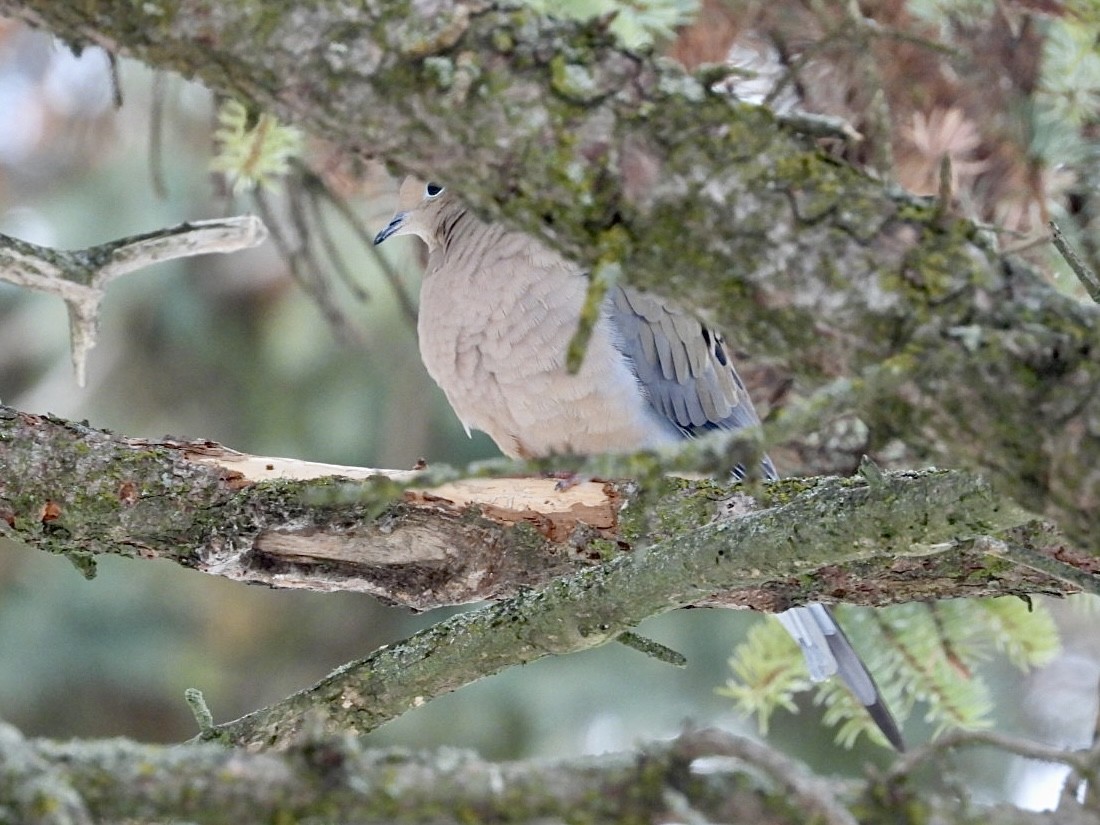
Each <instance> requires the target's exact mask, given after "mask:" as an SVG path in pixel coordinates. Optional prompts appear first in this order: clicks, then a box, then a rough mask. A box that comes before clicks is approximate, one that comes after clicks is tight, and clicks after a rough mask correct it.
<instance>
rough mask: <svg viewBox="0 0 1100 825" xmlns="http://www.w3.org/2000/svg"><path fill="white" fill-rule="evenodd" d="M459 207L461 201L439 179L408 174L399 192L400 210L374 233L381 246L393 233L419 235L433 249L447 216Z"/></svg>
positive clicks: (438, 241)
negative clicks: (424, 179)
mask: <svg viewBox="0 0 1100 825" xmlns="http://www.w3.org/2000/svg"><path fill="white" fill-rule="evenodd" d="M456 208H461V207H460V206H459V205H458V201H456V200H454V199H452V198H451V196H450V194H449V193H448V192H447V191H446V190H445V189H444V188H443V187H442V186H440V185H439V184H438V183H430V182H429V183H425V182H424V181H422V180H419V179H417V178H414V177H411V176H410V177H407V178H405V180H404V182H403V183H402V184H401V190H400V191H399V192H398V195H397V211H396V212H395V213H394V215H393V218H392V219H391V220H390V222H389V223H388V224H386V228H385V229H383V230H382V231H381V232H379V233H378V234H377V235H375V236H374V243H375V245H376V246H377V245H378V244H380V243H382V241H384V240H386V238H388V237H390V236H391V235H416V236H418V237H419V238H420V239H421V240H422V241H424V243H426V244H427V245H428V249H429V250H432V249H435V248H436V247H437V246H439V244H440V237H439V231H440V229H441V227H442V226H443V223H444V218H445V217H446V216H447V214H448V212H449V210H453V209H456Z"/></svg>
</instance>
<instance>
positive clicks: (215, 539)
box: [0, 407, 1096, 610]
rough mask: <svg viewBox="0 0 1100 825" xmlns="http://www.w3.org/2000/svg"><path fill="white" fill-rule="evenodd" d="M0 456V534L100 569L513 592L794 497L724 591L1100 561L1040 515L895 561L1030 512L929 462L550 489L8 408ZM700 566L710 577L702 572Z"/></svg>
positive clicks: (976, 583)
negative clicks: (162, 564) (873, 474)
mask: <svg viewBox="0 0 1100 825" xmlns="http://www.w3.org/2000/svg"><path fill="white" fill-rule="evenodd" d="M0 469H2V472H0V534H3V535H7V536H9V537H12V538H15V539H18V540H20V541H23V542H25V543H27V544H29V545H32V546H35V547H38V548H41V549H43V550H47V551H51V552H56V553H61V554H64V555H66V556H67V557H69V558H70V559H71V560H73V561H74V562H75V563H77V564H78V566H80V567H81V569H83V570H84V571H85V572H87V573H89V574H90V573H91V572H94V559H95V556H96V555H98V554H101V553H114V554H121V555H127V556H134V557H139V558H154V557H155V558H166V559H171V560H173V561H176V562H177V563H179V564H182V565H184V566H187V567H192V568H195V569H198V570H202V571H204V572H207V573H212V574H215V575H220V576H224V577H227V578H231V579H234V580H238V581H247V582H259V583H264V584H268V585H272V586H276V587H298V588H307V589H313V590H356V591H360V592H367V593H371V594H373V595H374V596H376V597H378V598H380V599H383V600H385V601H387V602H389V603H398V604H403V605H406V606H409V607H412V608H415V609H418V610H425V609H429V608H433V607H439V606H441V605H450V604H462V603H468V602H473V601H480V600H485V599H499V598H504V597H508V596H511V595H514V594H515V593H517V592H519V591H521V590H523V589H525V588H531V587H538V586H541V585H545V584H546V583H547V582H549V581H551V580H552V579H553V578H554V577H556V576H562V575H566V574H570V573H577V572H579V571H581V570H584V569H587V568H590V567H593V566H595V565H598V564H600V563H601V562H603V561H606V560H609V559H611V558H614V557H615V556H617V555H620V554H622V553H629V552H631V551H633V550H634V549H636V548H638V547H643V546H647V545H652V544H655V543H661V542H665V543H668V544H670V546H674V545H675V544H676V542H677V541H678V540H680V539H681V538H682V537H684V536H687V535H689V534H692V533H694V532H695V531H697V530H699V529H700V528H706V527H707V526H708V525H710V524H712V523H713V522H715V520H722V519H726V518H729V517H730V515H731V514H732V513H739V512H749V511H751V510H753V509H768V508H772V509H774V508H775V506H777V505H788V504H789V503H790V502H791V501H794V500H803V499H808V498H811V497H812V499H813V500H814V501H815V502H816V504H815V506H816V507H817V508H818V509H819V512H817V513H816V514H815V515H814V516H813V522H812V526H811V525H810V524H805V523H802V521H803V519H802V517H801V516H796V515H795V514H794V513H793V512H792V511H789V510H787V511H785V512H787V513H788V515H786V516H782V517H781V518H780V521H787V522H788V524H787V527H786V528H785V529H789V530H797V531H798V532H799V537H798V539H797V540H796V541H794V542H792V543H791V544H789V545H784V544H783V543H782V542H780V543H778V544H774V543H761V541H760V540H759V539H752V540H751V541H749V540H748V539H746V541H747V542H748V543H747V544H744V545H740V544H731V545H729V550H730V552H731V553H735V554H737V555H738V556H743V555H744V554H746V553H750V552H753V551H752V550H751V548H752V547H754V546H760V547H766V548H767V553H766V554H765V555H762V556H760V558H759V564H760V567H759V570H760V571H761V577H759V581H754V582H753V583H752V584H751V585H746V586H745V587H743V588H742V589H741V590H740V591H737V592H727V594H726V595H727V599H728V600H729V601H732V602H736V603H739V604H745V605H749V606H752V607H756V608H758V609H764V610H781V609H783V608H784V607H785V606H786V605H787V604H788V603H790V602H792V601H804V600H807V599H815V598H816V599H825V600H834V599H840V600H844V601H849V602H855V603H862V604H887V603H892V602H897V601H904V600H906V599H911V598H921V599H924V598H929V597H931V596H933V595H938V596H941V597H949V596H959V595H990V594H1000V593H1009V592H1015V593H1026V592H1073V591H1075V590H1077V589H1079V588H1081V587H1085V588H1088V587H1089V586H1090V583H1091V582H1092V580H1093V579H1094V578H1095V572H1096V571H1095V565H1094V564H1093V563H1092V560H1091V559H1090V558H1089V557H1087V556H1084V555H1082V554H1080V553H1076V554H1075V553H1073V552H1072V551H1071V550H1070V549H1069V548H1067V547H1066V546H1065V545H1064V543H1063V542H1062V541H1061V539H1060V538H1059V537H1058V536H1057V535H1054V534H1051V533H1049V532H1046V531H1037V530H1032V531H1030V532H1028V533H1027V534H1024V533H1023V532H1022V531H1019V530H1018V531H1015V532H1014V533H1012V534H1007V535H1001V536H999V537H998V538H997V540H996V541H993V540H989V541H985V542H984V544H982V545H981V546H978V545H974V544H973V543H964V544H950V543H949V544H944V545H943V546H941V547H939V548H938V549H939V550H940V552H938V553H932V554H921V555H920V557H919V558H912V559H910V561H909V563H907V564H906V565H905V566H904V567H901V566H898V565H897V564H896V563H895V558H894V556H895V555H896V554H898V553H900V554H902V555H912V551H911V550H910V549H909V548H908V547H907V546H906V545H905V543H904V541H900V542H899V541H892V540H888V539H889V538H890V537H897V536H907V537H908V540H909V541H911V542H912V543H915V544H920V545H927V544H930V543H931V544H935V543H937V542H949V541H950V540H951V539H952V538H959V539H967V538H968V537H975V536H980V535H983V534H984V533H990V532H993V533H995V532H997V531H998V530H1000V529H1003V528H1007V527H1011V526H1013V525H1016V524H1019V523H1020V522H1021V521H1023V520H1025V519H1024V517H1023V516H1022V515H1021V514H1019V511H1018V510H1017V508H1015V507H1014V506H1013V505H1011V503H1009V502H995V505H996V507H998V508H999V509H1000V512H1001V514H1000V515H999V516H998V517H997V519H994V520H992V521H990V522H989V523H988V524H987V525H986V526H985V527H983V526H982V524H983V521H982V519H983V516H982V515H981V512H982V511H981V508H979V509H978V510H974V511H973V512H971V510H970V504H971V503H972V501H973V500H970V499H966V498H965V497H961V494H960V491H961V489H962V488H959V487H957V486H956V485H958V484H960V483H962V482H963V480H965V483H966V484H973V483H977V482H976V481H975V480H974V479H973V478H972V477H970V476H967V475H963V474H951V473H947V474H945V473H939V472H936V471H931V472H925V473H917V474H914V475H912V476H904V475H893V476H888V478H889V479H890V481H889V483H888V484H886V483H884V484H882V485H879V486H875V485H871V486H868V485H866V484H865V483H864V482H863V481H862V480H859V479H854V480H845V479H837V478H831V479H830V478H819V479H792V480H789V481H785V482H780V483H776V484H772V485H767V486H766V487H763V486H762V487H760V488H755V489H745V488H743V487H737V486H735V485H720V484H715V483H713V482H709V481H685V480H680V479H666V478H664V477H663V476H661V475H660V474H651V475H650V477H649V480H648V481H647V482H646V483H645V484H644V485H639V484H637V483H634V482H610V481H606V482H605V481H586V482H581V483H578V484H573V485H565V489H558V484H557V482H555V481H554V480H552V479H545V478H540V477H535V478H530V477H528V478H468V479H457V478H455V477H454V476H455V473H454V472H453V471H448V470H443V471H434V474H433V473H432V472H429V473H428V474H427V475H425V474H423V473H415V472H413V471H395V470H371V469H366V468H355V467H340V466H334V465H326V464H312V463H309V462H300V461H288V460H286V459H277V458H270V457H262V456H248V455H244V454H241V453H237V452H234V451H233V450H230V449H228V448H225V447H222V446H221V445H218V444H214V443H211V442H194V441H188V442H180V441H162V442H150V441H147V440H142V439H129V438H125V437H121V436H116V435H113V434H111V433H107V432H104V431H101V430H96V429H93V428H90V427H88V426H87V425H83V424H77V423H74V422H69V421H64V420H61V419H57V418H52V417H49V416H37V415H30V414H27V413H22V412H18V411H16V410H13V409H11V408H6V407H0ZM445 479H447V480H445ZM441 482H442V483H441ZM925 485H931V487H932V488H933V489H934V490H935V494H934V497H935V503H933V502H932V501H931V500H930V499H929V498H928V496H929V495H930V494H929V493H928V491H926V490H925V489H924V488H925ZM852 489H861V490H863V491H864V494H865V495H868V496H869V497H870V498H869V501H868V504H867V505H866V506H869V507H874V508H875V513H876V516H875V518H876V519H880V520H881V523H882V524H884V525H888V526H887V527H881V528H880V527H877V526H876V523H875V522H871V521H866V520H863V521H858V518H860V517H859V516H857V515H856V514H854V513H853V512H850V511H849V509H848V508H849V497H850V496H851V495H852V492H851V490H852ZM949 503H950V507H949V508H948V505H949ZM982 506H983V507H984V506H986V505H985V504H983V505H982ZM990 506H993V505H992V504H991V505H990ZM937 508H941V509H942V508H948V510H946V511H949V512H956V511H957V512H958V513H960V515H959V516H958V521H957V523H956V525H955V532H954V533H952V534H950V535H948V534H946V533H945V534H941V535H938V536H934V535H933V533H932V532H924V531H925V530H928V531H931V529H932V528H930V527H928V526H927V525H928V524H930V523H931V524H935V523H937V522H936V521H935V520H933V521H932V522H929V517H928V512H929V510H936V509H937ZM781 509H783V508H781ZM864 518H865V517H864ZM906 519H910V520H911V523H912V524H913V525H917V526H916V527H913V526H906ZM844 525H847V526H844ZM857 525H858V526H857ZM997 525H1000V526H999V527H998V526H997ZM853 529H855V530H857V532H859V531H862V532H861V535H862V538H861V540H860V542H861V545H862V546H865V547H866V550H867V552H866V553H862V554H857V555H855V556H853V555H852V548H851V547H849V546H847V545H846V544H845V542H846V541H848V539H847V538H845V536H847V532H846V531H849V530H853ZM811 531H812V534H811ZM914 531H915V532H914ZM882 532H884V533H885V534H886V535H885V537H880V533H882ZM734 548H736V549H734ZM968 548H969V549H968ZM949 550H950V551H951V552H947V551H949ZM794 564H797V565H798V570H799V571H800V572H802V573H808V572H810V571H811V570H815V571H817V572H816V575H814V576H808V575H798V576H797V577H791V576H790V573H789V570H790V569H791V568H789V567H787V565H794ZM981 569H984V570H986V574H985V575H979V574H978V572H977V571H978V570H981ZM784 571H788V572H784ZM1038 571H1041V572H1038ZM652 572H653V574H654V575H658V574H660V575H664V574H663V573H660V571H658V570H656V569H655V570H653V571H652ZM696 584H697V585H698V586H699V587H700V588H701V591H700V593H699V594H698V595H699V596H700V597H701V596H702V595H705V594H706V592H707V586H706V585H705V584H703V583H701V582H697V583H696ZM710 589H711V590H718V589H723V590H726V591H729V590H730V586H729V585H728V583H727V584H725V585H715V586H714V587H712V588H710ZM696 600H698V599H696Z"/></svg>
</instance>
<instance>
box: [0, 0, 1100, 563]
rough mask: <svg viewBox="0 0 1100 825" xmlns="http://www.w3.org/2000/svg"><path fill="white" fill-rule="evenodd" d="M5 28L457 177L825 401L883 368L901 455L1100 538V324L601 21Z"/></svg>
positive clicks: (106, 6) (34, 11) (451, 9)
mask: <svg viewBox="0 0 1100 825" xmlns="http://www.w3.org/2000/svg"><path fill="white" fill-rule="evenodd" d="M0 12H5V13H8V14H12V15H14V16H17V17H20V18H22V19H24V20H28V21H30V22H32V23H35V24H36V25H42V26H46V27H48V28H50V29H52V30H53V31H54V32H56V33H57V34H58V35H59V36H61V37H63V38H65V39H67V40H68V41H69V42H71V43H74V44H81V43H89V42H91V43H98V44H101V45H103V46H105V47H106V48H108V49H110V50H111V51H113V52H116V53H120V54H126V55H132V56H134V57H137V58H138V59H140V60H143V61H146V62H148V63H149V64H151V65H154V66H157V67H159V68H166V69H173V70H176V71H178V72H180V73H181V74H184V75H186V76H189V77H197V78H199V79H200V80H202V81H203V82H205V83H206V84H208V85H209V86H211V87H212V88H214V89H216V90H218V91H220V92H223V93H226V94H229V95H236V96H238V97H240V98H242V99H244V100H246V101H249V102H251V103H254V104H256V105H258V106H260V107H263V108H266V109H269V110H271V111H274V112H275V113H276V114H278V115H279V117H280V118H282V119H283V120H285V121H288V122H291V123H294V124H296V125H300V126H302V127H304V128H306V129H307V130H309V131H311V132H314V133H317V134H320V135H323V136H325V137H327V138H329V139H331V140H334V141H336V142H339V143H341V144H342V145H344V146H345V147H347V148H349V149H352V150H356V149H357V150H360V151H363V152H365V153H367V154H371V155H375V156H378V157H381V158H384V159H385V160H386V161H387V162H389V163H390V164H391V166H392V167H393V168H394V169H395V170H402V171H411V172H415V173H419V174H420V175H421V176H430V177H432V178H433V179H438V180H440V181H441V182H443V183H446V184H447V185H449V186H452V187H453V188H456V189H460V190H461V191H462V192H463V194H464V196H465V197H466V198H467V199H468V200H469V202H470V203H471V204H472V205H473V206H474V207H475V208H476V209H477V210H478V211H480V212H481V213H482V214H484V215H485V216H487V217H489V218H499V219H503V220H507V221H510V222H511V223H513V224H514V225H517V226H519V227H522V228H525V229H527V230H528V231H531V232H534V233H537V234H539V235H541V236H542V237H543V238H545V239H546V240H547V241H548V242H549V243H551V244H552V245H554V246H556V247H558V248H559V249H561V250H563V251H564V252H566V253H567V254H569V255H571V256H573V257H575V258H576V259H577V260H580V261H583V262H588V263H594V262H596V261H598V260H603V261H608V260H614V261H617V262H618V263H619V264H620V265H621V270H622V273H623V277H624V278H626V279H627V280H628V281H630V282H632V283H635V284H638V285H640V286H648V287H650V288H654V289H658V290H661V291H664V292H665V293H667V294H670V295H674V296H676V297H677V298H678V299H679V300H682V301H684V302H685V303H689V304H693V305H695V306H699V307H707V308H708V309H709V311H710V312H711V313H712V314H713V315H714V316H715V318H716V320H717V321H718V322H719V325H720V326H722V327H724V328H725V329H726V330H727V331H728V332H732V333H734V334H733V336H732V337H733V338H734V340H736V341H737V342H738V343H739V345H741V346H743V347H744V348H745V349H747V350H749V351H751V352H753V353H758V354H766V355H770V356H772V357H774V358H776V359H777V360H779V361H781V362H782V363H783V364H784V366H785V368H786V369H788V370H789V371H790V372H791V373H792V374H793V375H795V376H796V377H797V378H799V379H800V380H802V381H803V382H805V383H806V384H807V385H810V386H813V385H817V384H820V383H821V382H822V381H823V380H827V379H829V378H832V377H835V376H838V375H847V376H850V377H852V378H853V379H855V380H856V381H857V382H858V381H859V380H861V378H862V376H863V374H864V372H865V371H866V370H868V369H871V368H874V369H880V368H881V367H880V365H882V364H885V365H886V367H887V368H888V369H891V370H895V371H896V372H897V374H898V375H899V380H898V381H897V382H895V383H894V384H893V385H892V388H891V389H890V390H889V391H888V392H885V394H873V397H871V398H863V399H862V403H861V404H860V406H859V412H860V414H861V416H862V417H863V418H864V420H865V421H866V423H867V424H868V425H869V427H870V431H871V438H872V447H873V446H874V445H879V444H884V443H886V442H887V441H888V440H889V439H892V438H901V439H903V440H905V441H906V442H907V443H908V444H910V445H911V446H912V447H914V448H916V450H917V451H918V452H919V453H923V454H924V455H925V456H928V457H932V458H933V459H934V460H935V461H937V463H942V464H948V465H955V466H960V465H961V466H970V467H975V468H980V469H982V470H983V471H985V472H987V473H988V474H989V475H990V477H991V479H992V480H993V481H994V482H995V484H996V485H997V486H998V488H999V489H1001V490H1003V491H1004V492H1006V493H1007V494H1008V495H1010V496H1012V497H1013V498H1015V499H1016V500H1017V501H1018V502H1020V503H1021V504H1023V505H1025V506H1026V507H1028V508H1029V509H1032V510H1034V511H1035V512H1038V513H1040V514H1042V515H1044V516H1046V517H1048V518H1050V519H1051V520H1053V521H1056V522H1057V523H1058V524H1059V525H1060V526H1061V527H1062V528H1063V529H1065V530H1066V531H1067V533H1068V534H1069V535H1070V536H1071V538H1073V539H1074V540H1076V541H1077V542H1078V543H1080V544H1082V545H1084V546H1089V547H1095V545H1096V542H1097V536H1100V529H1098V528H1100V523H1098V521H1097V520H1098V519H1100V506H1098V505H1100V437H1098V430H1097V424H1096V422H1097V421H1100V392H1097V390H1098V388H1100V346H1098V345H1097V343H1096V342H1097V334H1098V320H1100V310H1098V308H1097V307H1095V306H1083V305H1081V304H1079V303H1076V302H1074V301H1073V300H1071V299H1068V298H1066V297H1063V296H1060V295H1058V294H1057V293H1055V292H1054V291H1053V290H1052V289H1051V288H1050V287H1049V286H1048V285H1046V284H1044V283H1042V282H1041V281H1040V280H1039V279H1038V278H1037V277H1036V276H1035V275H1034V274H1033V273H1031V272H1029V271H1028V270H1026V269H1025V268H1023V267H1021V266H1017V265H1014V264H1012V263H1011V262H1008V261H1005V260H1001V259H999V258H998V256H997V255H996V254H995V253H994V252H993V251H991V248H990V247H989V246H988V245H987V244H986V243H985V242H984V241H983V239H982V237H981V236H980V233H979V232H977V231H976V230H975V228H974V227H973V226H972V225H970V224H969V223H967V222H965V221H962V220H959V219H955V218H953V217H952V216H951V215H950V214H949V212H948V211H947V210H945V209H943V208H939V207H937V206H935V205H934V204H930V203H924V202H918V201H915V200H913V199H912V198H909V197H905V196H902V195H899V194H898V193H896V192H892V191H890V190H889V188H887V187H884V186H883V185H882V184H881V182H879V181H876V180H872V179H870V178H868V177H866V176H864V175H862V174H861V173H860V172H858V171H856V170H853V169H850V168H846V167H845V166H843V165H841V164H838V163H836V162H834V161H832V160H831V159H829V158H828V157H825V156H824V155H822V154H821V153H819V152H818V151H817V150H816V148H815V146H814V143H813V139H812V137H811V136H804V135H800V134H797V133H796V132H795V131H794V127H792V126H790V125H789V124H783V123H780V122H778V121H777V120H776V119H775V118H774V117H773V116H772V115H771V114H770V113H769V112H768V111H767V110H765V109H761V108H757V107H751V106H745V105H738V104H736V103H732V102H731V101H730V100H729V99H728V98H726V97H725V96H723V95H720V94H716V93H713V92H712V91H711V90H710V88H709V86H708V81H707V80H706V79H698V78H693V77H690V76H687V75H686V74H684V72H683V71H682V70H680V69H679V68H677V67H676V66H675V65H672V64H671V63H670V62H668V61H661V60H659V59H657V58H654V57H647V56H639V55H636V54H632V53H629V52H626V51H624V50H622V49H621V48H620V47H618V46H617V45H616V44H615V42H614V41H613V39H612V37H611V36H610V35H609V34H608V33H607V32H606V31H605V30H604V29H603V27H602V24H601V23H599V22H598V21H596V22H593V23H591V24H589V25H580V24H576V23H569V22H560V21H552V20H548V19H544V18H541V17H539V16H538V15H536V14H535V13H534V12H532V11H531V10H530V9H526V8H507V7H499V6H496V5H492V4H488V3H484V2H481V0H441V2H437V3H431V4H421V3H402V2H398V3H384V4H373V5H372V4H360V5H357V6H355V7H344V6H332V5H329V4H302V3H299V2H296V0H279V1H278V2H239V3H220V2H213V0H151V2H145V3H142V4H140V6H139V7H135V6H134V5H133V4H132V3H131V2H128V0H88V2H81V3H71V2H68V0H0ZM878 386H879V387H885V386H888V385H887V384H882V383H880V384H879V385H878Z"/></svg>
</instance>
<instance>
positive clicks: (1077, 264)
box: [1050, 221, 1100, 304]
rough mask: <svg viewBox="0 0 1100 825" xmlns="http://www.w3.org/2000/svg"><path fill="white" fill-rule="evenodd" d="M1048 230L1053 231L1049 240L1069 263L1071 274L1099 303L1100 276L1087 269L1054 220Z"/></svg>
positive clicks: (1086, 265)
mask: <svg viewBox="0 0 1100 825" xmlns="http://www.w3.org/2000/svg"><path fill="white" fill-rule="evenodd" d="M1050 230H1051V232H1052V233H1053V235H1052V237H1051V240H1052V241H1053V242H1054V248H1055V249H1057V250H1058V251H1059V252H1061V253H1062V257H1063V258H1065V259H1066V263H1067V264H1069V268H1070V269H1072V270H1073V274H1074V275H1076V276H1077V279H1078V280H1079V281H1080V282H1081V283H1082V285H1084V287H1085V291H1086V292H1088V294H1089V297H1090V298H1092V300H1093V301H1094V302H1095V303H1098V304H1100V278H1098V277H1097V276H1096V273H1095V272H1093V271H1092V270H1091V269H1089V267H1088V264H1086V263H1085V262H1084V261H1083V260H1081V256H1080V255H1078V254H1077V252H1076V251H1075V250H1074V249H1073V247H1072V246H1070V243H1069V241H1068V240H1066V236H1065V235H1063V234H1062V230H1061V229H1060V228H1059V227H1058V224H1056V223H1055V222H1054V221H1051V222H1050Z"/></svg>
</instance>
